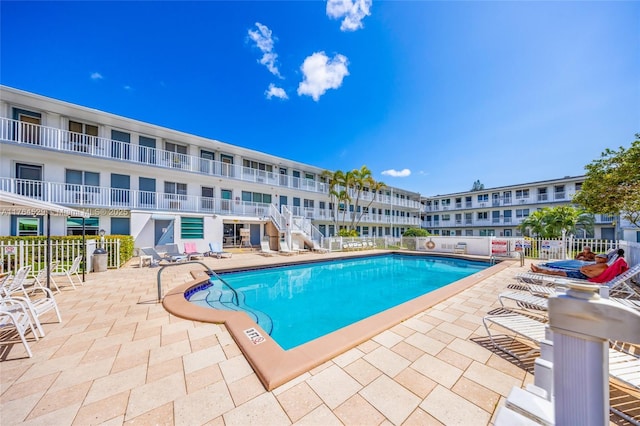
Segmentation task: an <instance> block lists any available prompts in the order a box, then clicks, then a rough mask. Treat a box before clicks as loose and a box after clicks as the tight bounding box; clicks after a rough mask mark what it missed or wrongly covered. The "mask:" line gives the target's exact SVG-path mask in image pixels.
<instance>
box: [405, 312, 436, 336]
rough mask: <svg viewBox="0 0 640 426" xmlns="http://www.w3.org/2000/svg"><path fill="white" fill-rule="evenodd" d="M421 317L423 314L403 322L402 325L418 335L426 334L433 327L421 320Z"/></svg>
mask: <svg viewBox="0 0 640 426" xmlns="http://www.w3.org/2000/svg"><path fill="white" fill-rule="evenodd" d="M423 316H424V315H423V314H420V315H417V316H416V317H413V318H409V319H408V320H406V321H404V322H403V323H402V325H404V326H405V327H407V328H410V329H412V330H415V331H417V332H418V333H426V332H427V331H429V330H431V329H432V328H433V327H435V325H434V324H430V323H428V322H425V321H423V320H422V317H423Z"/></svg>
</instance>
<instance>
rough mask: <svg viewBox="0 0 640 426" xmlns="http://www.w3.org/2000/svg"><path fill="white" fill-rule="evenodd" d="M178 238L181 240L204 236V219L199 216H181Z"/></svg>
mask: <svg viewBox="0 0 640 426" xmlns="http://www.w3.org/2000/svg"><path fill="white" fill-rule="evenodd" d="M180 238H182V239H183V240H195V239H202V238H204V219H203V218H201V217H181V218H180Z"/></svg>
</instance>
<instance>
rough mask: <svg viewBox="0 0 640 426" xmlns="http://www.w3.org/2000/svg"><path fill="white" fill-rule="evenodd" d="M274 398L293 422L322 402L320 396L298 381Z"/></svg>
mask: <svg viewBox="0 0 640 426" xmlns="http://www.w3.org/2000/svg"><path fill="white" fill-rule="evenodd" d="M276 398H277V399H278V401H279V402H280V405H282V408H284V411H285V412H286V413H287V415H288V416H289V419H291V421H292V422H294V423H295V422H297V421H298V420H300V419H301V418H302V417H304V416H306V415H307V414H309V413H310V412H311V411H313V410H314V409H315V408H317V407H318V406H320V405H321V404H322V400H321V399H320V397H319V396H318V395H316V393H315V392H314V391H313V389H311V388H310V387H309V385H308V384H306V383H299V384H297V385H296V386H294V387H292V388H291V389H288V390H286V391H285V392H282V393H281V394H280V395H277V396H276Z"/></svg>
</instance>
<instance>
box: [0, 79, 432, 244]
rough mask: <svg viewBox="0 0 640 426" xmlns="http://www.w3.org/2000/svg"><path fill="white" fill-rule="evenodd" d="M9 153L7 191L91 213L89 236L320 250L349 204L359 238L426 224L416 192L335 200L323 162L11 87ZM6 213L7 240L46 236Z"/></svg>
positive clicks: (0, 126)
mask: <svg viewBox="0 0 640 426" xmlns="http://www.w3.org/2000/svg"><path fill="white" fill-rule="evenodd" d="M0 150H1V154H2V155H1V158H0V170H1V172H0V190H2V191H8V192H12V193H16V194H21V195H25V196H28V197H32V198H37V199H40V200H43V201H48V202H52V203H56V204H60V205H63V206H68V207H72V208H75V209H80V210H84V211H86V212H88V213H89V214H90V216H91V217H90V218H88V219H86V220H85V229H86V233H87V234H96V233H97V232H98V231H99V230H100V229H103V230H105V231H106V233H107V234H114V235H115V234H119V235H132V236H133V237H134V238H135V246H136V247H145V246H154V245H158V244H169V243H177V244H179V246H182V243H183V242H184V241H185V240H188V241H189V242H196V244H197V247H198V249H199V250H201V251H206V250H208V243H209V242H222V243H223V244H224V246H226V247H229V246H241V245H251V246H259V244H260V241H261V239H263V238H266V237H269V239H270V242H271V246H272V249H277V248H278V247H277V244H278V241H279V240H280V239H282V238H283V237H285V236H288V237H289V238H291V235H292V234H293V235H294V237H295V236H297V237H299V238H300V239H301V243H307V244H308V245H311V244H313V243H314V242H317V241H318V240H319V239H320V238H321V237H322V236H333V235H336V233H337V231H338V229H337V228H338V227H339V226H340V224H341V223H342V217H343V215H342V211H341V210H340V209H347V211H346V212H345V213H346V215H345V218H346V223H350V222H351V217H352V215H354V214H355V215H358V216H360V214H361V217H360V221H359V226H358V230H359V232H360V235H366V236H370V237H379V236H395V237H398V236H400V235H402V233H403V232H404V231H405V230H406V229H408V228H411V227H414V228H415V227H419V226H420V214H421V209H422V204H421V203H420V194H418V193H415V192H411V191H406V190H402V189H400V188H392V187H385V188H383V189H382V190H380V191H378V192H377V193H375V194H374V193H371V192H370V191H365V193H364V194H363V195H361V197H360V199H361V201H360V204H359V206H358V207H357V208H356V207H354V206H353V205H351V206H343V205H339V206H336V205H334V203H332V202H331V200H330V199H329V196H328V185H327V182H326V181H325V180H324V179H323V177H322V176H321V174H322V172H323V171H324V169H321V168H319V167H316V166H313V165H309V164H304V163H299V162H296V161H291V160H288V159H286V158H280V157H276V156H273V155H269V154H267V153H263V152H258V151H253V150H249V149H245V148H241V147H238V146H234V145H231V144H228V143H224V142H220V141H217V140H213V139H207V138H203V137H199V136H195V135H190V134H187V133H183V132H179V131H175V130H171V129H167V128H163V127H160V126H156V125H153V124H149V123H144V122H140V121H136V120H132V119H129V118H125V117H121V116H117V115H114V114H109V113H106V112H102V111H98V110H95V109H92V108H88V107H84V106H80V105H74V104H71V103H67V102H63V101H60V100H56V99H51V98H48V97H44V96H40V95H37V94H34V93H29V92H25V91H22V90H17V89H14V88H10V87H6V86H0ZM367 206H368V207H367ZM336 208H337V209H338V210H339V211H340V214H339V219H340V221H339V222H336V221H334V220H333V218H334V217H335V214H334V213H336V210H335V209H336ZM354 210H359V211H354ZM0 213H3V214H0V235H5V236H13V235H44V234H45V233H46V231H45V229H44V226H45V225H44V224H45V221H44V220H43V216H42V215H41V214H38V213H39V212H31V211H24V212H20V211H10V212H0ZM81 231H82V225H81V220H78V218H74V217H53V218H52V221H51V230H50V232H51V235H74V234H79V233H81Z"/></svg>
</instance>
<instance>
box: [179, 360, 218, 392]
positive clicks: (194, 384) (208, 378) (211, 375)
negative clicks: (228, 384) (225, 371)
mask: <svg viewBox="0 0 640 426" xmlns="http://www.w3.org/2000/svg"><path fill="white" fill-rule="evenodd" d="M223 379H224V378H223V377H222V371H220V366H219V365H212V366H209V367H205V368H201V369H200V370H196V371H193V372H191V373H185V378H184V381H185V386H186V387H187V393H191V392H196V391H197V390H200V389H202V388H206V387H207V386H210V385H212V384H214V383H217V382H219V381H221V380H223Z"/></svg>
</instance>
